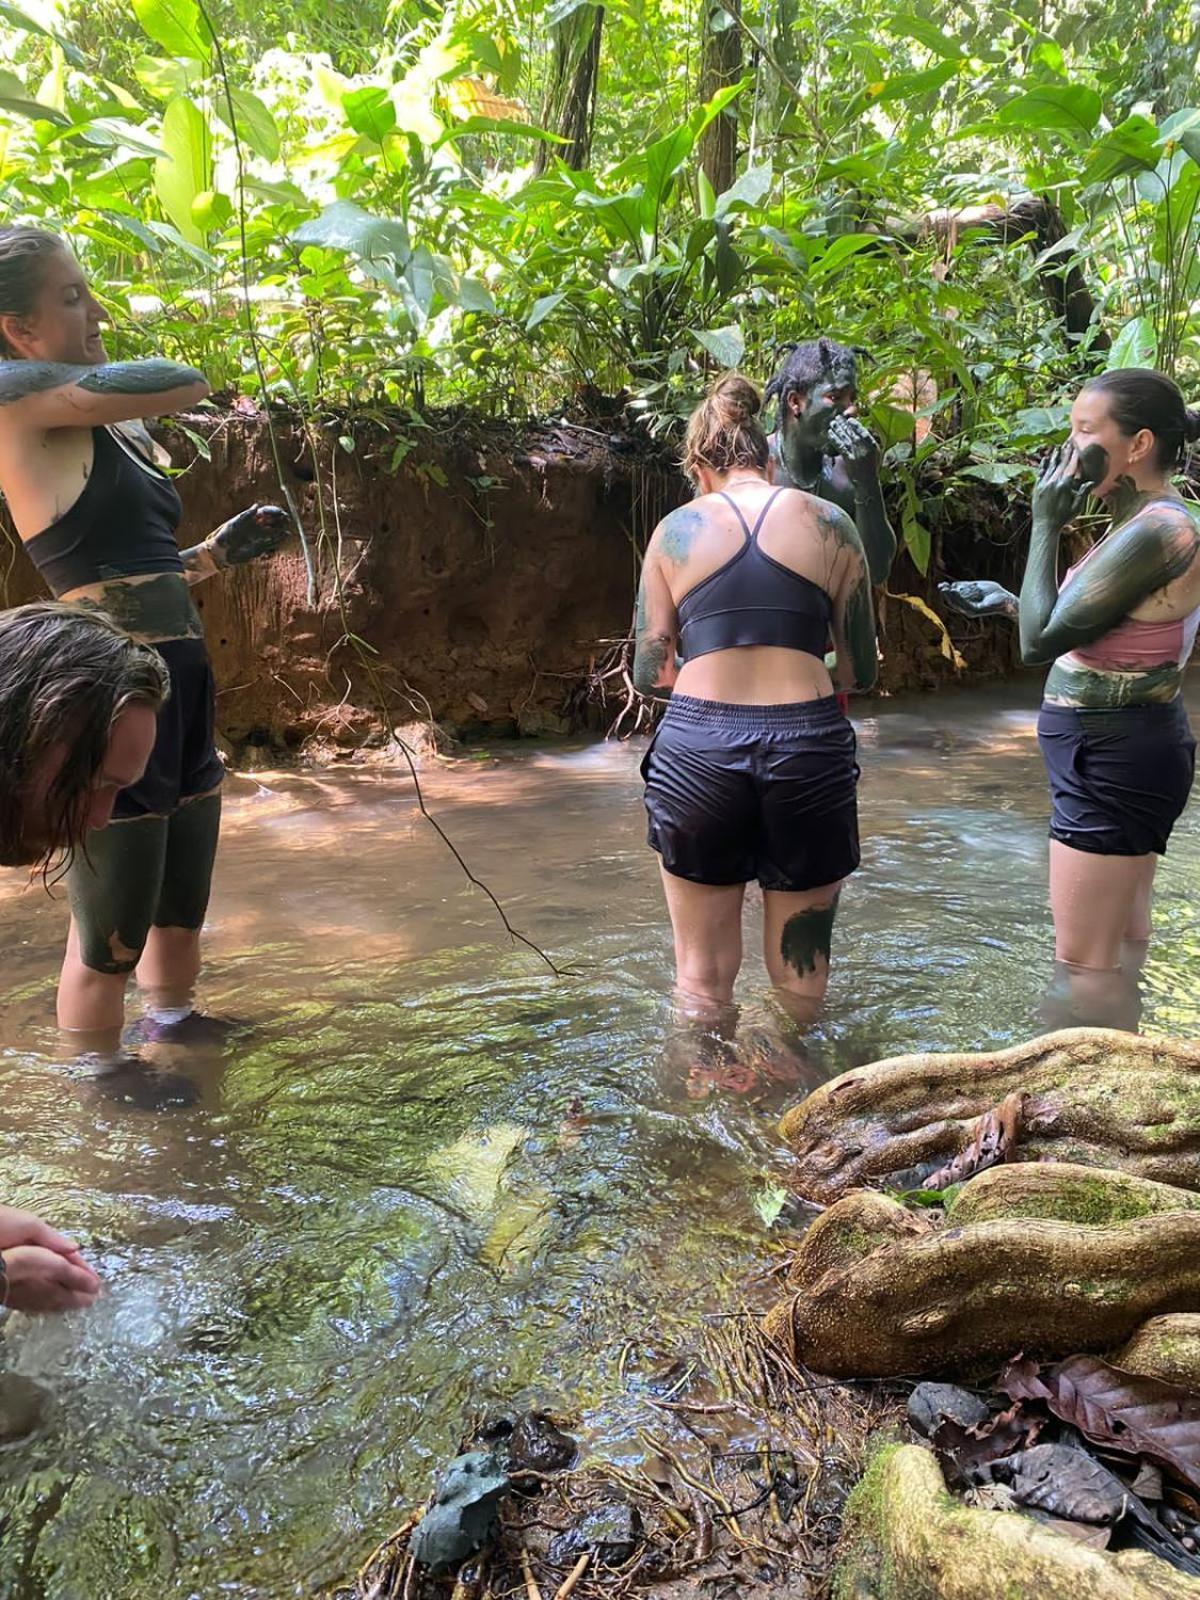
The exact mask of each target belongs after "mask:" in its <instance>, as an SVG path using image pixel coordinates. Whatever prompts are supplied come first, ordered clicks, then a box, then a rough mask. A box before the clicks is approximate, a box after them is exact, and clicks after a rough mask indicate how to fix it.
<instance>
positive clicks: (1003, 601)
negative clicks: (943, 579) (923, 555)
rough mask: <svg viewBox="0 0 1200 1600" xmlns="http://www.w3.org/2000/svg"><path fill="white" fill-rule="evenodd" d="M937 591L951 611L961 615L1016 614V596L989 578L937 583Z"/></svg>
mask: <svg viewBox="0 0 1200 1600" xmlns="http://www.w3.org/2000/svg"><path fill="white" fill-rule="evenodd" d="M938 591H939V593H940V594H941V595H942V597H943V598H944V599H945V602H946V605H947V606H948V607H949V609H950V610H951V611H957V612H958V614H959V616H962V617H1013V618H1015V617H1016V615H1017V597H1016V595H1015V594H1013V593H1012V591H1011V590H1010V589H1006V588H1005V587H1004V585H1003V584H1001V583H992V582H991V580H990V579H985V580H983V581H982V582H974V581H972V580H970V579H967V580H964V581H962V582H959V583H939V584H938Z"/></svg>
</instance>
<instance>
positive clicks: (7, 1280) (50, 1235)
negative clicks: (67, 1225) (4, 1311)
mask: <svg viewBox="0 0 1200 1600" xmlns="http://www.w3.org/2000/svg"><path fill="white" fill-rule="evenodd" d="M0 1260H2V1261H3V1265H4V1279H3V1280H2V1281H3V1282H4V1286H5V1293H4V1295H3V1304H4V1305H5V1306H7V1307H8V1308H10V1309H11V1310H13V1311H28V1312H37V1311H70V1310H74V1309H76V1308H78V1307H80V1306H88V1305H91V1303H92V1301H93V1300H95V1298H96V1296H97V1295H98V1294H99V1292H100V1279H99V1278H98V1277H97V1276H96V1274H95V1273H94V1272H93V1271H92V1269H91V1268H90V1267H89V1266H88V1265H87V1264H86V1262H85V1261H84V1260H83V1257H82V1256H81V1255H80V1253H79V1248H78V1246H77V1245H76V1244H75V1243H74V1242H73V1241H72V1240H70V1239H68V1238H67V1237H66V1236H65V1234H61V1233H59V1232H58V1231H57V1229H55V1228H51V1227H49V1226H48V1225H47V1224H46V1223H44V1222H43V1221H42V1220H41V1218H40V1217H35V1216H34V1215H33V1214H32V1212H29V1211H19V1210H17V1209H16V1207H14V1206H0Z"/></svg>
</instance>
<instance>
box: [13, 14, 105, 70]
mask: <svg viewBox="0 0 1200 1600" xmlns="http://www.w3.org/2000/svg"><path fill="white" fill-rule="evenodd" d="M0 21H4V22H7V23H8V25H9V26H10V27H12V28H21V29H22V30H23V31H24V32H26V33H40V34H41V36H42V37H43V38H44V39H53V40H54V43H55V44H56V45H57V46H58V48H59V49H60V50H61V51H62V53H63V55H64V56H66V58H67V60H68V61H69V62H70V63H71V65H72V66H73V67H83V66H86V65H87V61H86V59H85V57H84V56H83V55H82V54H81V52H80V51H79V50H77V49H76V47H75V46H74V45H73V44H72V43H71V41H70V40H69V39H64V38H63V36H62V34H61V33H55V32H54V31H53V29H51V28H46V27H43V26H42V24H41V23H40V22H35V21H34V19H33V18H32V17H31V16H30V15H29V14H28V13H27V12H25V11H22V10H21V8H20V6H14V5H11V4H9V0H0Z"/></svg>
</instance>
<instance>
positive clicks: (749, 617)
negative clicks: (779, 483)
mask: <svg viewBox="0 0 1200 1600" xmlns="http://www.w3.org/2000/svg"><path fill="white" fill-rule="evenodd" d="M782 493H783V490H782V489H776V491H775V493H774V494H773V495H772V496H771V498H770V499H769V500H768V501H767V503H766V505H765V506H764V507H763V508H762V510H761V511H760V512H759V514H758V521H757V522H756V523H755V524H754V528H753V530H751V528H750V526H749V525H748V523H747V522H746V519H745V517H744V516H743V515H742V513H741V511H740V510H739V509H738V505H737V502H736V501H735V500H734V499H733V497H732V495H728V494H726V493H725V492H724V490H722V491H721V498H722V499H723V500H728V501H729V504H730V505H731V506H732V507H733V510H734V513H735V515H736V516H737V519H738V521H739V522H740V523H741V525H742V532H743V533H744V534H745V535H746V542H745V544H744V545H743V546H742V547H741V549H740V550H738V551H737V552H735V554H734V555H732V556H731V557H730V558H729V560H728V561H727V562H726V563H725V565H724V566H723V567H718V568H717V570H716V572H713V573H711V574H710V575H709V576H708V577H707V578H704V579H703V580H702V581H701V582H700V583H698V584H697V585H696V587H695V588H694V589H689V590H688V592H687V594H685V595H684V597H683V599H682V600H681V601H680V602H679V607H678V610H679V653H680V656H681V657H682V659H683V660H684V661H694V660H695V658H696V657H697V656H705V655H710V654H711V653H712V652H713V651H714V650H736V649H738V648H739V647H740V646H743V645H752V644H760V645H778V646H780V647H782V648H783V649H785V650H803V651H805V652H806V653H807V654H808V655H810V656H817V657H823V656H824V654H825V652H826V650H827V649H828V648H829V626H830V623H831V622H832V620H833V602H832V601H831V600H830V598H829V596H828V595H827V594H826V593H825V590H824V589H822V588H821V587H820V586H819V585H818V584H815V583H813V581H812V580H811V578H803V577H801V575H800V574H799V573H798V572H793V571H792V569H791V568H790V567H785V566H784V565H783V563H782V562H781V561H775V560H774V559H773V558H772V557H771V556H769V555H768V554H767V553H766V551H765V550H761V549H760V548H759V544H758V534H759V529H760V528H761V527H762V525H763V523H764V522H765V521H766V516H767V512H768V511H770V509H771V507H772V506H773V505H774V504H775V501H776V500H777V499H778V497H779V496H780V495H781V494H782Z"/></svg>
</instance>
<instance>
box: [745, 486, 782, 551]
mask: <svg viewBox="0 0 1200 1600" xmlns="http://www.w3.org/2000/svg"><path fill="white" fill-rule="evenodd" d="M786 487H787V486H786V484H780V486H779V488H778V489H776V491H775V493H774V494H773V495H772V496H771V498H770V499H769V500H768V501H767V503H766V505H765V506H764V507H763V508H762V510H761V511H760V512H759V513H758V521H757V522H756V523H755V524H754V532H753V533H752V534H751V535H750V543H751V544H757V543H758V532H759V529H760V528H761V527H762V525H763V523H764V522H765V521H766V520H767V512H768V511H770V509H771V507H772V506H773V505H774V504H775V502H776V500H778V499H779V496H780V495H781V494H782V493H783V491H784V489H785V488H786ZM742 526H743V527H745V526H746V524H745V522H744V521H743V523H742Z"/></svg>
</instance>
